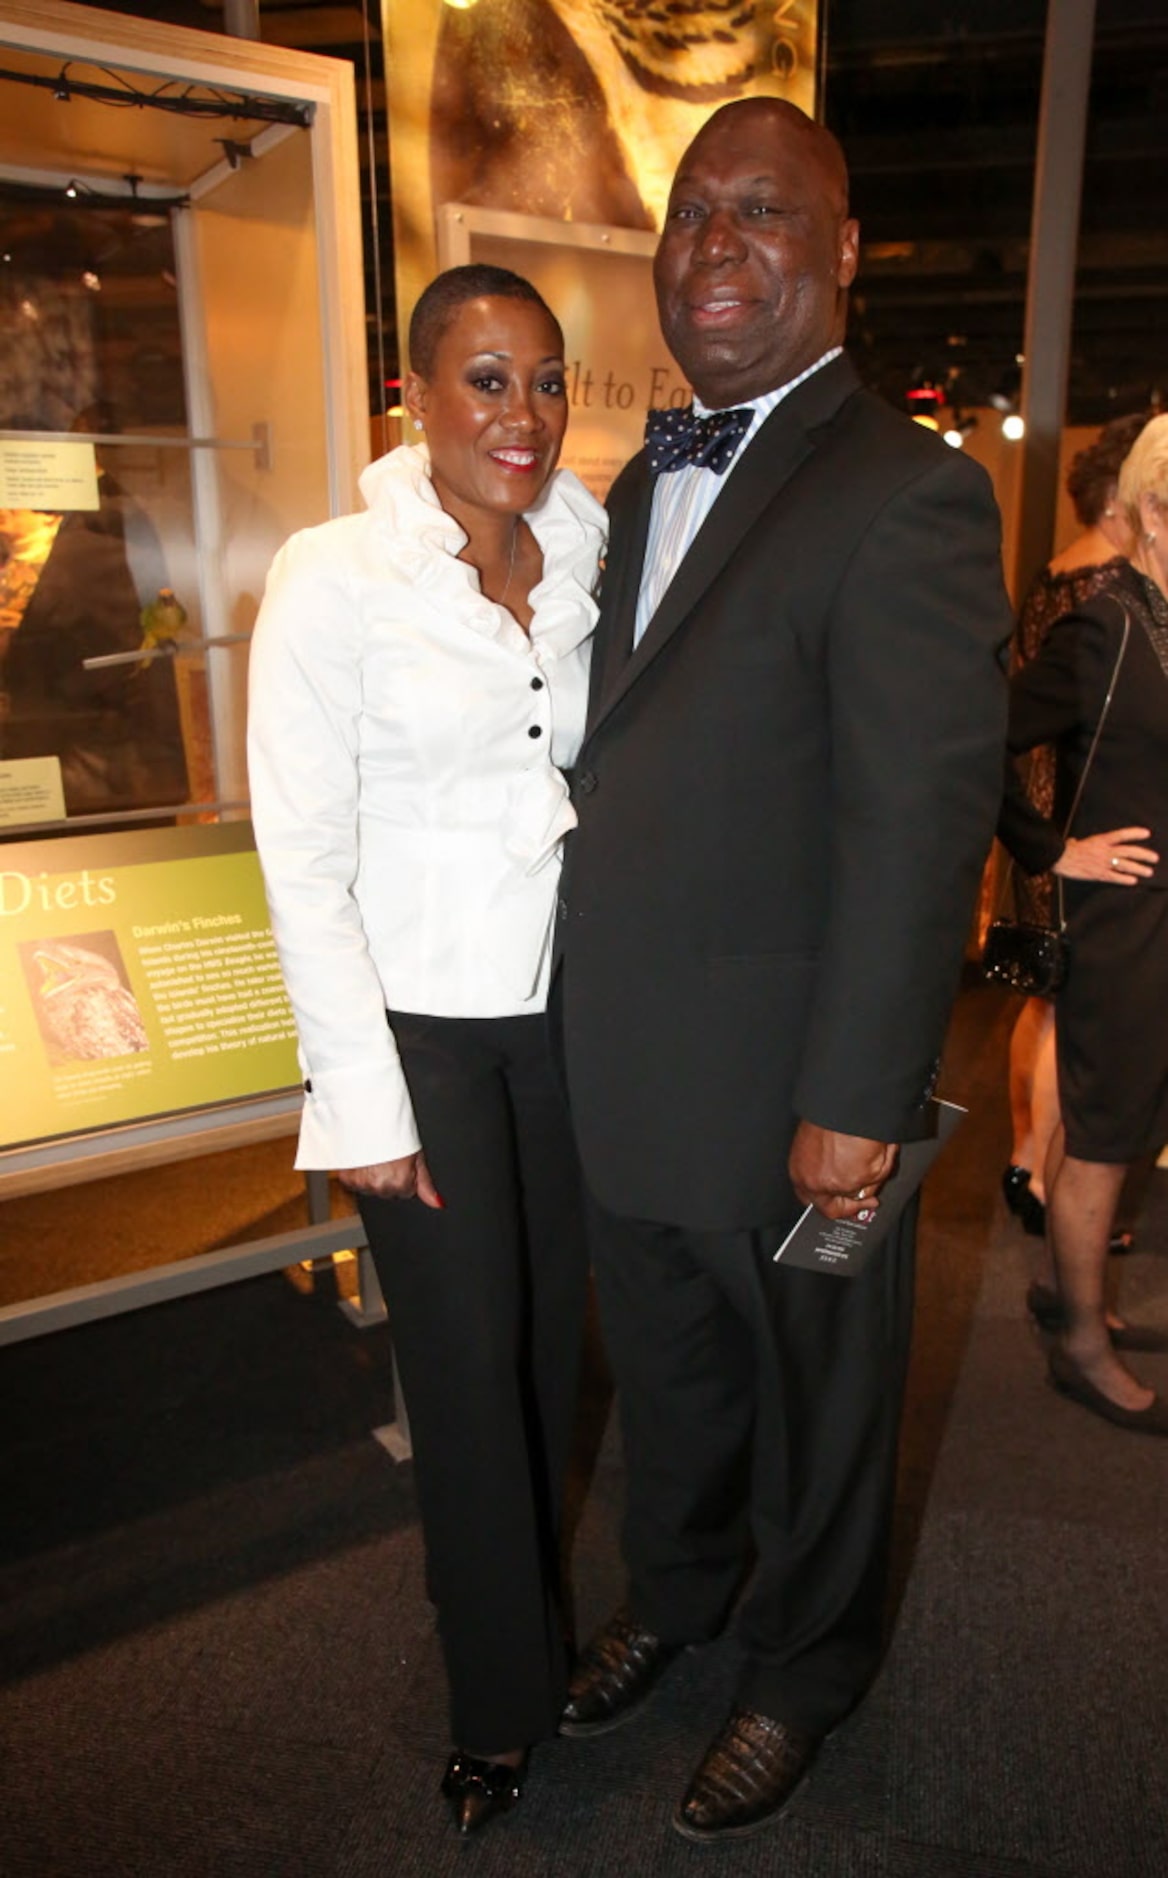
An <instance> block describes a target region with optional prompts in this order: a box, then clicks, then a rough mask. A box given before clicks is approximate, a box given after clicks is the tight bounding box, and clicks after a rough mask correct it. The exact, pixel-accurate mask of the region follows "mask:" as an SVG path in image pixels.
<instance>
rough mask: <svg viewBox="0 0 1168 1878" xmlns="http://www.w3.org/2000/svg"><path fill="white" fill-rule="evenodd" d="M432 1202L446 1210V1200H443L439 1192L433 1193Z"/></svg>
mask: <svg viewBox="0 0 1168 1878" xmlns="http://www.w3.org/2000/svg"><path fill="white" fill-rule="evenodd" d="M434 1204H435V1205H436V1206H440V1207H441V1208H442V1209H443V1211H444V1212H445V1210H446V1202H445V1200H444V1199H443V1198H442V1195H441V1194H440V1193H436V1194H435V1195H434Z"/></svg>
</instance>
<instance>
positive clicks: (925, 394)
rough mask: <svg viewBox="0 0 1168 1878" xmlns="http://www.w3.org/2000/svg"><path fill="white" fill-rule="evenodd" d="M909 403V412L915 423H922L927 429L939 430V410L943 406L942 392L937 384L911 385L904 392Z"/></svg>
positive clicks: (906, 401)
mask: <svg viewBox="0 0 1168 1878" xmlns="http://www.w3.org/2000/svg"><path fill="white" fill-rule="evenodd" d="M904 399H905V403H906V404H907V405H908V414H909V416H910V417H911V418H912V421H913V423H914V424H921V425H923V427H924V428H925V430H937V429H939V425H938V423H937V412H938V411H939V410H940V408H941V393H940V392H939V391H938V390H937V387H936V385H923V384H920V383H917V384H915V385H911V386H910V387H909V389H908V390H907V391H906V392H905V394H904Z"/></svg>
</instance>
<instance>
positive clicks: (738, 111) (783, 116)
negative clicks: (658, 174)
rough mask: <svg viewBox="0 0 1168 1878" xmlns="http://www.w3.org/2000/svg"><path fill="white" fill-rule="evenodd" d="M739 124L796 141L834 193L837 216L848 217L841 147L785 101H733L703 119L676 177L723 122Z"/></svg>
mask: <svg viewBox="0 0 1168 1878" xmlns="http://www.w3.org/2000/svg"><path fill="white" fill-rule="evenodd" d="M738 121H740V122H741V123H742V125H743V126H744V127H745V128H747V129H748V130H749V131H750V132H751V133H752V134H754V135H756V136H762V137H765V136H766V135H767V132H768V127H769V128H770V129H772V130H773V131H777V132H783V131H786V132H788V133H789V134H790V135H792V136H794V137H796V138H798V139H799V140H800V143H801V146H802V149H803V152H804V161H805V162H807V163H815V164H817V165H818V166H819V168H820V169H821V170H822V172H823V178H824V182H825V183H826V184H827V186H828V187H829V188H830V189H831V191H832V193H833V196H834V198H835V202H836V206H837V208H838V211H839V213H840V214H841V215H846V214H847V212H848V160H847V158H846V157H845V155H844V151H843V145H842V144H841V143H840V140H839V138H838V137H837V136H836V135H835V132H834V131H830V130H828V128H827V125H826V124H819V123H817V122H816V120H815V119H814V118H813V117H808V115H807V113H806V111H801V110H800V109H799V106H798V105H797V104H791V103H790V101H789V100H788V99H786V98H766V97H761V98H736V99H735V100H734V101H733V103H731V104H724V105H722V106H721V108H720V109H719V110H717V111H715V112H714V114H713V116H712V117H708V118H707V119H706V121H705V123H704V124H703V125H702V128H701V129H700V130H699V132H698V134H697V136H696V137H695V138H694V139H693V141H692V142H691V144H690V146H689V149H688V150H687V151H686V153H685V156H683V157H682V159H681V162H680V163H679V164H678V175H679V176H680V175H681V173H682V171H683V170H684V168H685V162H686V157H688V156H689V154H690V152H691V151H692V150H693V149H694V148H695V146H696V145H698V144H700V143H701V140H702V138H703V137H705V136H706V134H707V133H708V132H710V131H712V130H714V129H715V128H716V127H718V126H720V125H722V124H723V123H732V122H738Z"/></svg>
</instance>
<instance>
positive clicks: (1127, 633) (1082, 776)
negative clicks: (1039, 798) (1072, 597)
mask: <svg viewBox="0 0 1168 1878" xmlns="http://www.w3.org/2000/svg"><path fill="white" fill-rule="evenodd" d="M1110 597H1111V598H1112V599H1114V600H1115V604H1116V605H1117V606H1118V607H1119V609H1120V611H1121V612H1122V614H1123V637H1122V638H1121V639H1120V642H1119V651H1118V652H1117V653H1116V655H1115V664H1114V665H1113V666H1112V668H1111V678H1110V680H1109V682H1108V686H1107V696H1106V697H1105V698H1104V700H1103V708H1102V710H1101V711H1100V713H1099V722H1098V723H1097V724H1096V726H1095V735H1094V736H1093V737H1092V739H1091V747H1090V749H1089V750H1088V752H1087V761H1086V762H1085V763H1084V765H1083V767H1082V769H1081V770H1080V772H1079V780H1078V783H1077V784H1076V786H1075V795H1074V800H1073V801H1072V803H1071V806H1070V810H1069V812H1068V815H1067V819H1066V821H1065V822H1064V823H1063V840H1064V842H1066V841H1069V840H1070V835H1071V823H1072V822H1073V821H1074V819H1075V816H1076V815H1077V814H1078V812H1079V804H1080V802H1081V801H1082V800H1083V790H1084V788H1085V787H1086V783H1087V778H1088V776H1089V775H1090V773H1091V765H1092V763H1093V762H1094V761H1095V752H1096V750H1097V749H1098V748H1099V739H1100V737H1101V736H1102V735H1103V726H1104V724H1105V723H1106V722H1107V716H1108V712H1109V711H1110V710H1111V700H1112V699H1113V698H1114V696H1115V686H1116V681H1117V679H1118V678H1119V668H1120V666H1121V665H1122V664H1123V655H1124V653H1125V652H1126V651H1127V642H1128V640H1129V639H1130V637H1131V614H1130V613H1129V612H1128V610H1127V608H1126V606H1125V605H1124V603H1123V601H1122V600H1120V599H1118V598H1117V597H1116V596H1115V595H1114V594H1112V595H1111V596H1110ZM1054 880H1055V891H1056V893H1057V895H1058V912H1059V930H1060V931H1061V930H1062V928H1063V927H1064V926H1065V925H1066V915H1065V913H1064V911H1063V877H1062V875H1061V874H1056V875H1055V877H1054Z"/></svg>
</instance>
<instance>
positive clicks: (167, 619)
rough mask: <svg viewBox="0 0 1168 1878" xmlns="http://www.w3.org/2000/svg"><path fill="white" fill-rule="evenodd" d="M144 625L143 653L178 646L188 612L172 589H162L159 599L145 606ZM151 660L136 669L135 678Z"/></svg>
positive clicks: (143, 612)
mask: <svg viewBox="0 0 1168 1878" xmlns="http://www.w3.org/2000/svg"><path fill="white" fill-rule="evenodd" d="M140 619H141V623H142V644H141V646H140V648H139V650H140V651H142V652H154V651H156V650H157V649H158V648H159V647H161V646H173V645H177V644H178V641H179V640H180V639H181V638H182V632H183V627H184V626H185V625H186V623H187V610H186V607H185V606H184V605H183V604H182V601H181V600H176V599H175V597H174V593H173V590H172V589H171V588H170V587H160V588H159V589H158V597H157V599H154V600H151V602H150V604H149V606H144V607H143V608H142V612H141V615H140ZM150 663H151V661H150V660H149V659H143V660H142V661H141V663H140V664H138V665H135V667H134V676H135V677H136V676H137V674H138V673H139V672H144V671H145V670H146V669H147V667H148V666H149V665H150Z"/></svg>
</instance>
